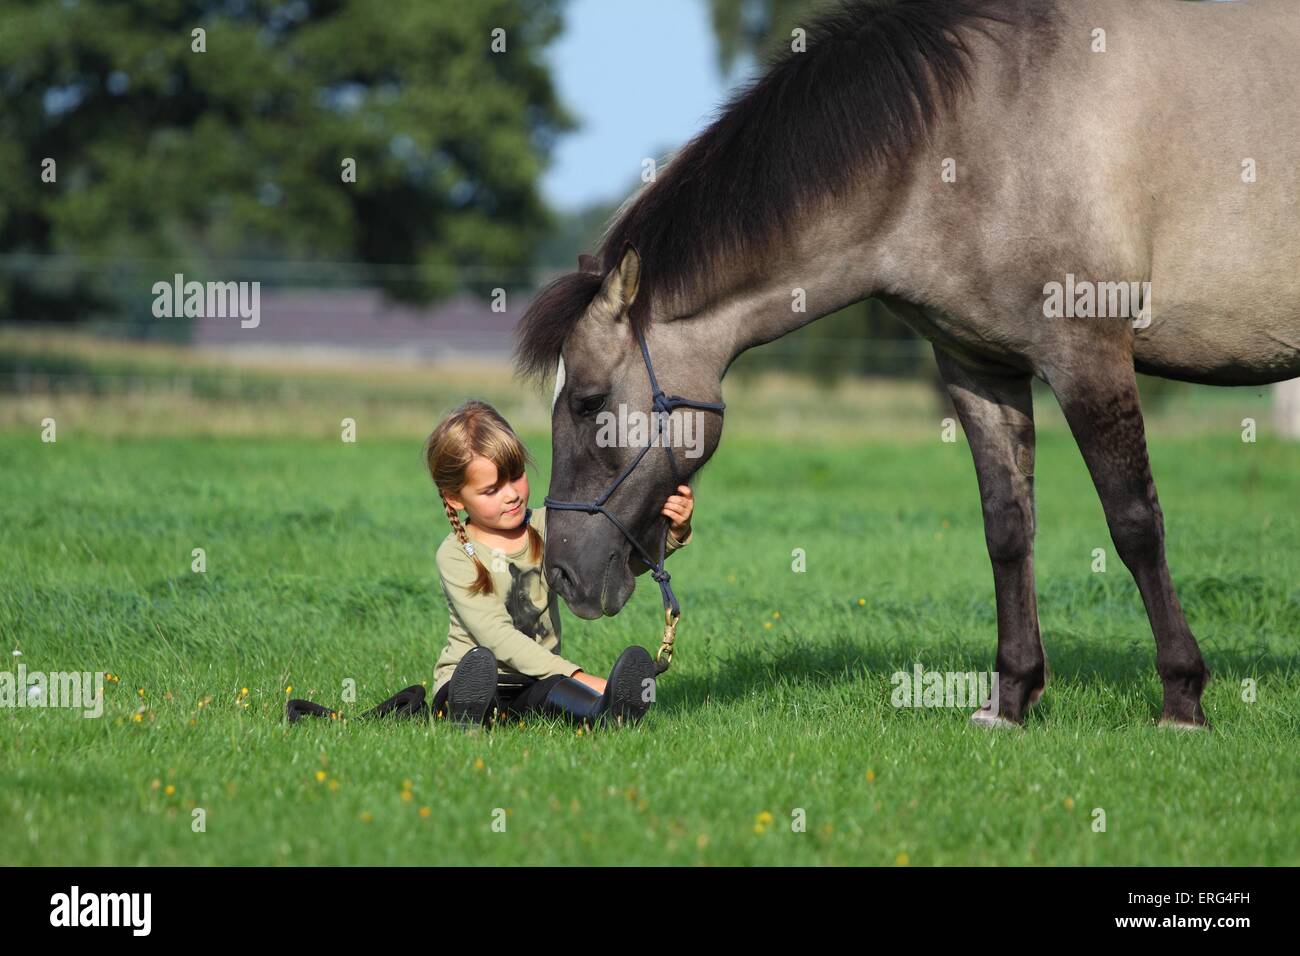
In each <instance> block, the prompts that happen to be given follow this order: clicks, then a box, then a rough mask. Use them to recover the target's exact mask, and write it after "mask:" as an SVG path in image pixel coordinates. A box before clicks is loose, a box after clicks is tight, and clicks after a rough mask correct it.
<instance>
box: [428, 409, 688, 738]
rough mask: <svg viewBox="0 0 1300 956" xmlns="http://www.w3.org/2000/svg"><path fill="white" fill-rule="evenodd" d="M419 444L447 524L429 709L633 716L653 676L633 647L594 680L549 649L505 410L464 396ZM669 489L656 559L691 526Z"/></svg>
mask: <svg viewBox="0 0 1300 956" xmlns="http://www.w3.org/2000/svg"><path fill="white" fill-rule="evenodd" d="M424 452H425V462H426V464H427V465H428V468H429V475H430V477H432V479H433V482H434V484H435V485H436V486H437V488H438V495H439V497H440V498H441V499H442V503H443V508H444V510H445V511H446V512H447V519H448V521H450V522H451V533H450V534H448V535H447V537H446V539H445V540H444V541H443V542H442V544H441V545H440V546H439V548H438V553H437V566H438V575H439V577H440V578H441V580H442V590H443V594H444V595H445V597H446V598H447V606H448V609H449V611H450V616H451V623H450V630H449V632H448V635H447V646H446V647H445V648H443V651H442V654H441V655H440V656H439V657H438V662H437V665H436V666H435V669H434V696H433V711H434V713H435V714H438V715H443V714H446V715H448V716H450V717H452V718H453V719H456V720H461V721H469V722H472V723H478V722H482V721H483V720H485V719H487V718H488V717H489V716H490V714H491V712H492V710H493V708H494V707H496V708H498V709H500V710H503V711H505V712H507V713H511V714H515V715H522V714H527V713H530V712H534V711H536V712H541V713H547V714H558V715H562V716H565V717H567V718H569V719H571V720H574V721H584V720H588V721H593V722H602V721H604V720H608V719H615V720H617V719H619V718H622V719H624V720H626V721H630V722H634V721H637V720H640V719H641V717H642V716H644V714H645V712H646V711H647V710H649V709H650V699H651V696H652V695H650V694H649V693H647V692H646V691H647V688H648V687H649V686H650V682H652V681H653V679H654V676H655V667H654V660H653V659H652V658H651V656H650V654H649V652H647V651H646V649H645V648H644V647H640V646H639V645H633V646H632V647H629V648H627V650H625V651H623V653H622V654H621V655H620V656H619V658H618V661H617V662H615V664H614V667H613V670H611V671H610V675H609V678H608V679H606V680H602V679H601V678H599V677H596V676H593V675H591V674H588V673H586V672H585V671H584V670H583V669H582V668H581V667H580V666H579V665H578V664H575V663H574V662H573V661H570V660H567V659H566V658H564V657H561V656H560V613H559V599H558V598H557V597H556V596H555V595H553V594H552V593H551V590H550V587H549V586H548V584H547V582H546V580H545V577H544V576H543V574H542V556H543V547H544V543H545V535H546V509H545V508H541V509H538V510H536V511H534V510H532V509H530V508H529V507H528V474H527V472H526V471H525V465H526V464H527V463H528V462H531V461H532V456H531V455H529V453H528V451H527V449H525V448H524V446H523V444H522V443H521V442H520V441H519V439H518V437H517V436H516V435H515V433H514V431H513V430H512V429H511V428H510V425H509V424H507V422H506V420H505V419H504V418H502V417H501V416H500V415H499V414H498V413H497V411H496V409H494V408H493V407H492V406H491V405H488V404H486V403H485V402H480V401H468V402H466V403H465V404H463V405H462V406H460V408H457V409H456V410H455V411H453V412H452V413H451V414H449V415H448V416H447V417H446V418H444V419H443V420H442V422H440V423H439V425H438V427H437V428H436V429H434V431H433V434H431V435H430V436H429V439H428V441H427V442H426V443H425V448H424ZM677 490H678V492H680V494H676V495H672V496H670V497H669V498H668V501H667V502H666V503H665V505H664V508H663V512H662V513H663V514H664V515H665V516H667V517H668V518H669V519H671V521H672V525H671V526H670V529H669V534H668V545H667V552H666V554H665V558H666V557H667V555H668V554H671V553H672V552H674V551H676V550H677V549H678V548H681V547H683V546H684V545H686V544H688V543H689V542H690V539H691V534H692V532H691V512H692V509H693V505H694V502H693V498H692V493H691V489H690V486H688V485H679V486H678V488H677ZM461 511H465V512H466V513H467V516H466V518H465V520H464V522H463V523H462V521H461V519H460V514H459V513H460V512H461Z"/></svg>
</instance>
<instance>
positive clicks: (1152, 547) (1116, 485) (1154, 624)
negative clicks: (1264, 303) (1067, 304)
mask: <svg viewBox="0 0 1300 956" xmlns="http://www.w3.org/2000/svg"><path fill="white" fill-rule="evenodd" d="M1076 344H1077V343H1076ZM1082 346H1083V347H1079V348H1073V349H1070V350H1069V351H1067V352H1065V361H1063V362H1061V363H1060V364H1056V365H1055V366H1054V367H1052V368H1049V369H1048V370H1047V373H1046V377H1047V380H1048V384H1049V385H1051V387H1052V391H1053V392H1055V393H1056V397H1057V400H1058V401H1059V402H1060V403H1061V409H1062V410H1063V411H1064V412H1065V417H1066V420H1067V421H1068V422H1069V423H1070V430H1071V431H1072V432H1073V433H1074V439H1075V441H1076V442H1077V443H1078V445H1079V450H1080V451H1081V452H1082V453H1083V460H1084V461H1085V462H1086V463H1087V466H1088V471H1089V472H1091V474H1092V480H1093V484H1094V485H1096V488H1097V494H1098V495H1099V496H1100V498H1101V504H1102V507H1103V508H1104V509H1105V512H1106V523H1107V524H1108V525H1109V526H1110V536H1111V540H1112V541H1114V542H1115V549H1116V551H1118V552H1119V556H1120V558H1121V559H1122V560H1123V562H1124V564H1125V565H1126V566H1127V567H1128V569H1129V571H1130V572H1131V573H1132V575H1133V579H1134V580H1135V581H1136V582H1137V586H1138V590H1139V591H1140V592H1141V594H1142V603H1143V604H1145V605H1146V610H1147V617H1148V618H1149V619H1150V621H1151V630H1152V631H1153V632H1154V633H1155V638H1156V670H1157V671H1158V672H1159V674H1160V679H1161V681H1162V682H1163V683H1164V696H1165V701H1164V712H1163V714H1162V716H1161V721H1160V722H1161V723H1162V724H1164V723H1168V724H1174V725H1179V726H1193V727H1204V726H1208V721H1207V720H1206V719H1205V712H1204V711H1203V710H1201V691H1202V690H1203V689H1204V688H1205V685H1206V684H1207V683H1208V682H1209V679H1210V672H1209V670H1208V669H1207V668H1206V666H1205V661H1204V659H1203V658H1202V657H1201V649H1200V648H1199V647H1198V646H1197V644H1196V638H1195V637H1193V636H1192V631H1191V628H1189V627H1188V626H1187V619H1186V618H1185V617H1184V616H1183V609H1182V606H1181V605H1180V604H1179V603H1178V595H1177V594H1176V593H1175V592H1174V585H1173V581H1172V580H1171V579H1170V577H1169V565H1168V564H1166V563H1165V523H1164V516H1163V514H1162V513H1161V511H1160V502H1159V501H1158V500H1157V498H1156V485H1155V481H1154V480H1153V479H1152V477H1151V463H1150V461H1149V460H1148V458H1147V442H1146V433H1145V430H1144V427H1143V423H1142V409H1141V406H1140V404H1139V401H1138V389H1137V379H1136V376H1135V375H1134V372H1133V356H1132V353H1131V351H1130V348H1129V344H1128V340H1127V338H1125V339H1119V340H1117V339H1114V338H1109V339H1108V338H1105V337H1103V336H1102V335H1095V336H1088V339H1087V342H1086V343H1082Z"/></svg>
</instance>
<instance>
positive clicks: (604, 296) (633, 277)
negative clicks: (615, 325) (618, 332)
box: [598, 242, 641, 322]
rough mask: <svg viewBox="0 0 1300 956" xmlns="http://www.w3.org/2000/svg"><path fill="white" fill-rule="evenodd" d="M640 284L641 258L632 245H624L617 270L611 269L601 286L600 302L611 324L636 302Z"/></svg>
mask: <svg viewBox="0 0 1300 956" xmlns="http://www.w3.org/2000/svg"><path fill="white" fill-rule="evenodd" d="M640 283H641V256H640V255H639V254H638V253H637V251H636V247H635V246H633V245H632V243H630V242H628V243H624V245H623V258H622V260H621V261H620V262H619V264H618V268H616V269H611V270H610V272H609V275H607V276H605V281H604V282H603V283H602V284H601V287H600V295H599V297H598V301H599V302H600V304H601V306H602V308H603V311H604V313H605V315H606V316H607V317H608V318H609V320H610V321H611V322H618V321H619V320H620V319H622V318H623V316H624V315H625V314H626V313H627V311H628V310H629V309H631V308H632V303H633V302H635V301H636V290H637V287H638V286H639V285H640Z"/></svg>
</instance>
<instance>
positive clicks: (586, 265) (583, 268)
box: [578, 252, 600, 273]
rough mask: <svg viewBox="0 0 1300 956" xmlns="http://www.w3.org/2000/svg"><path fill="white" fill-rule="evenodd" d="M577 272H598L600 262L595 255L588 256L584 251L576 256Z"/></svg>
mask: <svg viewBox="0 0 1300 956" xmlns="http://www.w3.org/2000/svg"><path fill="white" fill-rule="evenodd" d="M578 271H579V272H594V273H599V272H600V263H599V262H597V261H596V257H595V256H589V255H587V254H586V253H585V252H584V253H582V254H581V255H579V256H578Z"/></svg>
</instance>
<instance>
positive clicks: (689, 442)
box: [518, 245, 731, 619]
mask: <svg viewBox="0 0 1300 956" xmlns="http://www.w3.org/2000/svg"><path fill="white" fill-rule="evenodd" d="M579 264H580V266H581V267H582V268H581V271H579V272H577V273H572V274H570V275H567V276H563V277H561V278H560V279H558V280H556V281H555V282H554V283H552V284H551V285H550V286H548V287H547V289H546V290H544V291H543V292H542V293H541V294H540V295H539V296H538V298H537V299H536V300H535V301H534V302H533V304H532V305H531V306H530V307H529V310H528V313H526V314H525V316H524V318H523V320H522V321H521V325H520V333H519V351H518V354H519V356H520V365H521V367H522V368H524V369H527V370H531V371H538V368H539V365H540V363H541V362H542V361H548V362H554V361H555V357H556V356H558V359H559V361H558V363H557V366H556V369H555V370H556V381H555V394H554V398H553V399H552V403H551V484H550V491H549V495H548V497H550V498H551V499H553V500H556V501H577V502H594V501H597V500H598V499H599V498H601V496H602V495H604V494H605V492H606V490H607V489H608V488H609V487H610V485H611V483H612V482H614V480H615V479H616V478H617V477H618V476H619V475H620V474H621V473H622V472H623V470H624V469H625V468H627V467H628V466H629V465H630V464H631V463H632V462H633V461H634V460H635V459H636V457H637V455H639V454H640V453H641V452H642V451H643V449H645V446H646V445H647V444H649V443H651V442H652V440H653V438H654V435H655V434H656V430H655V427H656V416H655V415H654V413H653V411H652V408H651V394H652V390H651V386H650V378H649V374H648V372H647V370H646V364H645V360H644V358H643V357H642V354H641V348H640V345H639V343H638V341H637V338H636V328H639V329H640V330H641V331H642V333H643V335H644V336H645V341H646V345H647V347H648V349H649V352H650V356H651V359H652V360H653V367H654V373H655V378H656V379H657V380H658V383H659V386H660V388H661V389H663V391H664V392H666V393H667V394H669V395H680V396H684V397H687V398H690V399H695V400H700V401H707V402H720V401H721V380H722V375H723V373H724V372H725V370H726V364H727V362H728V361H729V359H730V354H731V353H730V352H726V351H725V349H726V346H727V343H719V342H716V341H713V342H710V341H709V338H708V336H707V335H706V334H705V330H704V329H703V328H702V327H700V326H699V325H698V324H696V323H693V322H691V321H687V320H683V321H673V320H672V318H673V317H671V316H667V315H655V314H654V312H655V309H654V307H653V303H644V302H643V303H642V304H643V306H645V305H647V304H649V305H650V306H651V307H650V308H643V309H641V310H639V311H640V314H639V315H638V316H637V318H636V319H635V320H634V319H633V313H632V306H633V304H634V303H635V302H636V298H637V288H638V286H639V285H640V275H641V260H640V257H639V256H638V255H637V252H636V250H635V249H634V248H632V247H631V245H628V246H626V247H625V249H624V250H623V254H622V259H621V261H620V262H619V263H618V265H617V266H616V267H615V268H612V269H610V270H609V272H608V273H607V274H605V275H603V276H602V275H601V274H600V271H599V269H598V267H597V266H596V263H595V260H594V259H592V258H591V257H589V256H583V257H582V258H581V259H580V260H579ZM565 313H568V314H565ZM634 321H636V322H638V325H637V326H636V327H635V328H634V326H633V324H632V323H633V322H634ZM664 424H665V426H666V427H665V432H664V434H665V436H666V437H665V438H664V439H661V440H660V441H659V442H657V443H656V444H657V445H658V444H662V445H666V446H667V451H665V449H664V448H663V447H651V448H649V450H647V451H645V455H644V457H642V458H641V460H640V462H639V463H638V464H637V465H636V467H635V468H633V470H632V471H631V473H629V474H628V475H627V476H626V477H625V478H624V479H623V480H622V481H621V483H620V484H619V485H618V487H617V489H615V490H614V492H613V494H611V495H610V497H609V499H608V500H607V501H606V502H605V503H604V504H605V507H606V509H608V510H609V511H610V512H611V513H612V514H613V515H614V516H615V517H617V519H618V520H619V521H620V522H621V523H622V524H623V526H624V527H625V528H626V529H627V531H628V533H629V534H631V535H632V536H633V537H635V539H636V540H637V542H638V543H639V544H640V546H641V547H642V548H644V549H645V551H646V552H647V553H648V554H649V555H650V556H651V557H652V558H654V559H658V558H659V555H660V547H661V546H662V543H663V535H664V533H665V531H666V529H667V526H668V523H669V522H668V519H667V518H666V517H664V516H663V515H662V514H661V511H662V509H663V505H664V502H665V501H666V500H667V498H668V496H669V495H671V494H674V493H676V492H675V489H676V486H677V484H678V483H679V482H678V481H677V480H676V478H675V477H674V474H673V469H672V464H671V463H670V462H669V460H668V455H669V454H670V453H671V455H672V456H673V463H675V464H676V469H677V477H679V478H680V479H681V482H687V481H688V480H689V478H690V476H691V475H692V474H694V473H695V472H696V471H697V470H698V469H699V468H700V466H701V465H703V464H704V462H705V461H706V460H708V458H709V456H710V455H712V454H713V451H714V450H715V449H716V448H717V445H718V440H719V438H720V437H721V429H722V421H721V415H720V414H718V413H717V412H714V411H707V410H699V409H692V408H680V409H678V410H676V411H674V412H673V413H672V414H671V415H669V416H667V417H666V419H665V423H664ZM544 570H545V574H546V580H547V582H548V583H549V584H550V586H551V588H552V589H553V590H555V591H556V593H558V594H559V595H560V596H561V597H563V598H564V600H565V601H566V602H567V603H568V605H569V607H570V609H572V611H573V613H574V614H577V615H578V616H579V617H582V618H588V619H593V618H598V617H600V616H601V615H602V614H605V615H613V614H617V613H618V611H619V610H620V609H622V607H623V605H624V604H625V603H626V602H627V600H628V598H629V597H631V595H632V590H633V588H634V586H635V581H634V577H635V575H636V574H638V573H641V572H643V571H645V570H646V566H645V564H644V562H643V561H642V560H641V559H640V557H639V553H638V552H637V551H636V549H635V548H634V547H633V545H632V543H631V542H630V541H629V540H628V538H627V537H626V536H625V535H624V534H623V532H622V531H620V530H619V528H618V527H617V526H616V525H615V524H614V523H613V522H612V521H610V520H609V519H608V518H606V517H605V516H604V515H602V514H599V513H596V514H591V513H586V512H582V511H565V510H557V509H554V508H550V509H548V510H547V517H546V558H545V565H544Z"/></svg>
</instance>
